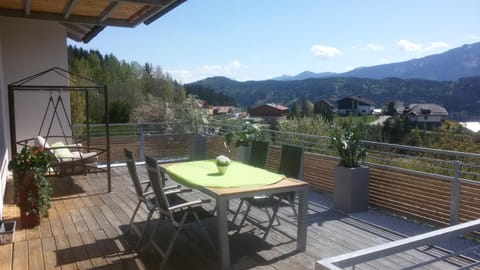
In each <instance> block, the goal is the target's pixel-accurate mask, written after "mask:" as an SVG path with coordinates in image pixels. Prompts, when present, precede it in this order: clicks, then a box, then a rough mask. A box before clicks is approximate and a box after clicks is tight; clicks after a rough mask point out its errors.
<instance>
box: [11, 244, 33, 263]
mask: <svg viewBox="0 0 480 270" xmlns="http://www.w3.org/2000/svg"><path fill="white" fill-rule="evenodd" d="M28 260H29V256H28V242H27V241H18V242H15V245H14V247H13V269H18V270H22V269H28Z"/></svg>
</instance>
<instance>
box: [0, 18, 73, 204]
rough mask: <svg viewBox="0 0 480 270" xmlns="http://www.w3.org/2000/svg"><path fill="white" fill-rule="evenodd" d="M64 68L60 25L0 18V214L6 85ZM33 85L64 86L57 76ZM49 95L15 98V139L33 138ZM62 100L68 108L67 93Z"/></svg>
mask: <svg viewBox="0 0 480 270" xmlns="http://www.w3.org/2000/svg"><path fill="white" fill-rule="evenodd" d="M67 65H68V60H67V49H66V30H65V28H64V27H63V26H61V25H60V24H58V23H55V22H46V21H37V20H27V19H16V18H6V17H0V102H1V105H2V107H1V109H0V113H1V114H2V115H1V116H2V118H1V121H0V129H1V130H2V131H3V133H2V132H0V166H2V167H0V169H1V170H0V177H1V178H0V196H1V197H0V199H2V200H1V202H0V211H1V209H3V195H4V192H3V191H4V188H5V181H6V176H5V175H6V168H5V166H4V164H6V158H8V152H9V147H10V141H9V139H8V136H9V132H10V128H9V123H8V106H7V104H8V100H7V85H8V84H9V83H12V82H15V81H17V80H19V79H22V78H24V77H27V76H30V75H34V74H36V73H38V72H41V71H44V70H46V69H49V68H51V67H54V66H58V67H61V68H64V69H67ZM33 84H50V85H52V84H53V85H66V84H67V79H65V78H62V77H60V76H58V75H56V76H49V77H46V78H44V79H42V80H41V81H40V80H36V81H34V82H33ZM49 96H50V93H49V92H42V93H31V92H25V93H19V94H16V95H15V101H16V102H15V109H16V110H15V111H16V112H15V114H16V123H17V124H16V132H17V140H20V139H27V138H31V137H35V136H36V135H37V132H38V130H39V128H40V124H41V120H42V118H43V113H44V111H45V108H46V105H47V101H48V97H49ZM64 101H65V103H66V104H65V105H66V106H67V109H69V108H70V102H69V98H68V94H66V95H65V96H64ZM57 128H58V126H57ZM5 133H6V134H5ZM10 152H12V151H10ZM2 162H3V163H2Z"/></svg>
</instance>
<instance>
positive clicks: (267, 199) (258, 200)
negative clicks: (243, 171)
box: [234, 145, 303, 240]
mask: <svg viewBox="0 0 480 270" xmlns="http://www.w3.org/2000/svg"><path fill="white" fill-rule="evenodd" d="M278 172H279V173H281V174H284V175H285V176H286V177H292V178H296V179H302V178H303V176H302V172H303V148H302V147H298V146H290V145H283V146H282V152H281V157H280V165H279V168H278ZM283 200H287V201H288V203H289V205H290V206H291V207H292V210H293V213H294V215H295V216H296V215H297V211H296V210H295V204H294V202H295V193H294V192H288V193H281V194H273V195H268V196H257V197H250V198H244V199H242V200H241V202H240V205H239V208H238V209H237V213H236V214H235V216H234V218H236V216H237V214H238V212H239V211H240V208H241V207H242V202H246V203H247V210H246V211H245V213H244V214H243V218H242V221H241V222H240V226H239V229H238V231H237V232H239V231H240V230H241V229H242V227H243V224H244V222H245V220H246V219H247V218H248V214H249V213H250V210H251V207H252V206H254V207H257V208H261V209H264V210H265V211H266V213H267V216H268V219H269V222H268V226H267V227H266V229H265V234H264V235H263V239H264V240H265V239H266V238H267V236H268V233H269V232H270V229H271V228H272V226H273V222H274V221H275V219H276V218H277V213H278V210H279V208H280V206H281V204H282V201H283ZM270 208H271V209H272V213H271V214H270V212H269V211H268V209H270ZM249 220H250V221H252V220H251V219H249ZM277 220H278V219H277ZM278 222H279V223H280V221H279V220H278ZM253 223H256V222H253Z"/></svg>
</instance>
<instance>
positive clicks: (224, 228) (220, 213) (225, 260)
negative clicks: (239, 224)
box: [216, 198, 230, 269]
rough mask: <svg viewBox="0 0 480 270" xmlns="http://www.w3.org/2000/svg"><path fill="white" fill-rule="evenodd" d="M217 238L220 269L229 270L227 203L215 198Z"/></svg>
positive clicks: (222, 199) (224, 200)
mask: <svg viewBox="0 0 480 270" xmlns="http://www.w3.org/2000/svg"><path fill="white" fill-rule="evenodd" d="M216 202H217V237H218V252H219V257H220V269H230V244H229V240H228V221H227V202H228V200H226V199H224V198H217V200H216Z"/></svg>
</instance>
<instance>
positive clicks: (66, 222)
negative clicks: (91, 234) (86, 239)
mask: <svg viewBox="0 0 480 270" xmlns="http://www.w3.org/2000/svg"><path fill="white" fill-rule="evenodd" d="M60 220H61V222H62V225H63V229H64V230H65V234H67V235H68V234H74V233H77V230H76V228H75V225H74V224H73V220H72V217H71V216H70V212H69V211H64V212H63V213H61V214H60Z"/></svg>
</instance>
